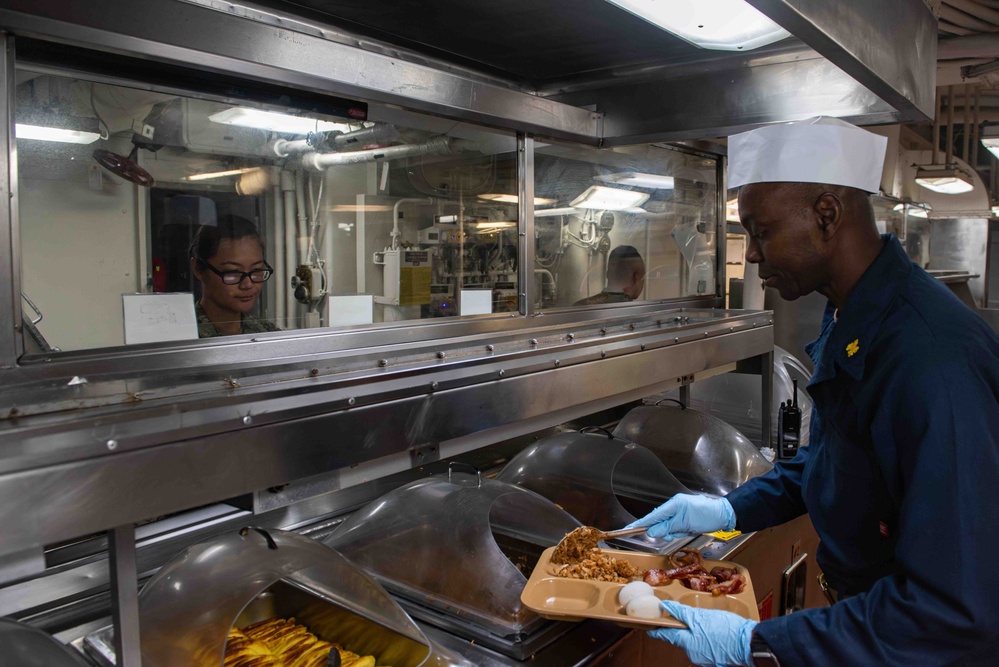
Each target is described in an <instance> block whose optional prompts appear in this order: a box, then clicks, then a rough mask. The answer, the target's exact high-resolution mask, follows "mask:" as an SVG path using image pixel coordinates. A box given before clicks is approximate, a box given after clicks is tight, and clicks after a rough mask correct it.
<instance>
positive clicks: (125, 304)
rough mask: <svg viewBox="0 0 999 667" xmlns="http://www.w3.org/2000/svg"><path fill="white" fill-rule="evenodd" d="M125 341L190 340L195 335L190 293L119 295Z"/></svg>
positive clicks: (132, 342) (127, 342) (195, 321)
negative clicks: (123, 316) (123, 317)
mask: <svg viewBox="0 0 999 667" xmlns="http://www.w3.org/2000/svg"><path fill="white" fill-rule="evenodd" d="M121 305H122V309H123V310H124V314H125V344H126V345H134V344H136V343H161V342H164V341H169V340H193V339H196V338H197V337H198V321H197V318H196V317H195V316H194V295H193V294H191V293H190V292H170V293H155V294H122V295H121Z"/></svg>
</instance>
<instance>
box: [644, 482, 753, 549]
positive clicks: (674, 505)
mask: <svg viewBox="0 0 999 667" xmlns="http://www.w3.org/2000/svg"><path fill="white" fill-rule="evenodd" d="M641 526H646V527H648V528H649V529H648V530H647V531H646V532H647V533H648V536H649V537H661V538H663V539H664V540H675V539H676V538H677V537H680V536H682V535H699V534H701V533H713V532H714V531H716V530H732V529H733V528H735V510H733V509H732V504H731V503H730V502H728V501H727V500H725V499H724V498H709V497H707V496H693V495H690V494H689V493H679V494H677V495H675V496H673V497H672V498H670V499H669V500H667V501H666V502H665V503H663V504H662V505H660V506H659V507H657V508H656V509H654V510H652V511H651V512H649V513H648V514H646V515H645V516H643V517H642V518H641V519H639V520H638V521H632V522H631V523H629V524H628V525H627V526H626V528H639V527H641Z"/></svg>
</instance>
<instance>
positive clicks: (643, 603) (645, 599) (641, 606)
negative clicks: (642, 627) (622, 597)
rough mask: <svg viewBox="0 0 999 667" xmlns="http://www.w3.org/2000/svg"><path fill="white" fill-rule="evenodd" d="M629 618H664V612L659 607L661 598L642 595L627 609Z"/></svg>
mask: <svg viewBox="0 0 999 667" xmlns="http://www.w3.org/2000/svg"><path fill="white" fill-rule="evenodd" d="M625 611H626V612H627V613H628V616H634V617H636V618H662V615H663V612H662V609H661V608H660V607H659V598H657V597H656V596H655V595H642V596H641V597H637V598H635V599H634V600H632V601H631V602H629V603H628V606H627V607H625Z"/></svg>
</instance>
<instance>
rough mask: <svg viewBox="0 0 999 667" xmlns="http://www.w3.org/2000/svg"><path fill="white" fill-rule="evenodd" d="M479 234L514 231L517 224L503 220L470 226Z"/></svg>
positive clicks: (476, 223) (475, 223)
mask: <svg viewBox="0 0 999 667" xmlns="http://www.w3.org/2000/svg"><path fill="white" fill-rule="evenodd" d="M469 226H470V227H471V228H472V229H473V230H474V231H475V233H477V234H495V233H496V232H501V231H503V230H506V229H513V228H514V227H516V226H517V223H516V222H511V221H509V220H503V221H499V222H490V221H483V222H473V223H472V224H471V225H469Z"/></svg>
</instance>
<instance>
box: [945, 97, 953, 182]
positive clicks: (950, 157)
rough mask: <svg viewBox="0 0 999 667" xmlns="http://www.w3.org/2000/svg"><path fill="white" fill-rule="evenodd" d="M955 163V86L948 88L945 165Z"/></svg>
mask: <svg viewBox="0 0 999 667" xmlns="http://www.w3.org/2000/svg"><path fill="white" fill-rule="evenodd" d="M953 162H954V86H947V158H946V160H945V161H944V164H945V165H947V166H950V165H951V163H953Z"/></svg>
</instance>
